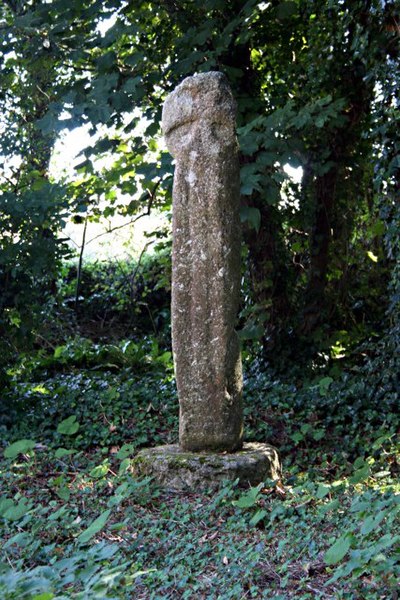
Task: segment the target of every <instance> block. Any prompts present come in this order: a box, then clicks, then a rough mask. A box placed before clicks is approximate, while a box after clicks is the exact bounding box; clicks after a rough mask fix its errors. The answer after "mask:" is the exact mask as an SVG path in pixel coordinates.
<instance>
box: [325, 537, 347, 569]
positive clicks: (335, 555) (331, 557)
mask: <svg viewBox="0 0 400 600" xmlns="http://www.w3.org/2000/svg"><path fill="white" fill-rule="evenodd" d="M350 545H351V539H350V537H349V536H347V535H346V536H341V537H340V538H338V539H337V540H336V542H335V543H334V544H333V545H332V546H331V547H330V548H329V549H328V550H327V551H326V552H325V562H326V564H327V565H336V564H337V563H338V562H339V561H341V560H342V558H344V557H345V556H346V554H347V552H348V551H349V548H350Z"/></svg>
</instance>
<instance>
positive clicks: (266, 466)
mask: <svg viewBox="0 0 400 600" xmlns="http://www.w3.org/2000/svg"><path fill="white" fill-rule="evenodd" d="M133 471H134V473H135V474H136V475H137V476H141V477H148V476H150V477H154V479H155V481H156V482H157V483H158V484H159V485H162V486H163V487H165V488H170V489H175V490H185V489H192V490H194V491H197V490H204V489H210V488H215V487H218V486H219V485H220V484H221V482H222V481H235V480H236V479H239V483H240V484H241V485H257V484H258V483H260V482H261V481H265V480H266V479H274V480H278V479H280V478H281V476H282V474H281V465H280V460H279V456H278V452H277V450H276V449H275V448H274V447H273V446H269V445H268V444H260V443H246V444H244V445H243V449H242V450H239V451H237V452H233V453H218V454H214V453H211V452H187V451H184V450H181V449H180V448H179V446H178V445H172V446H158V447H156V448H145V449H144V450H141V451H140V452H139V453H138V454H137V456H136V457H135V459H134V461H133Z"/></svg>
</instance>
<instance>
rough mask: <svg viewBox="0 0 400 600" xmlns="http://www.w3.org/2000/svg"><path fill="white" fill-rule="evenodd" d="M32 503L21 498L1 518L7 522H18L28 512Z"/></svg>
mask: <svg viewBox="0 0 400 600" xmlns="http://www.w3.org/2000/svg"><path fill="white" fill-rule="evenodd" d="M31 507H32V503H31V502H29V501H28V499H27V498H21V500H20V501H19V502H18V504H14V503H13V505H12V506H10V507H9V508H7V510H6V511H4V513H3V517H4V518H5V519H8V520H9V521H19V520H20V519H22V517H24V516H25V515H26V513H27V512H29V511H30V509H31Z"/></svg>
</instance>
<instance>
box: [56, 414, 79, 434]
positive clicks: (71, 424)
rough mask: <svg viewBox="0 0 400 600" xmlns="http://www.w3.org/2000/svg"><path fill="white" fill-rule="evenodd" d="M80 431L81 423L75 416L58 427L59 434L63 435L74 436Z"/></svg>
mask: <svg viewBox="0 0 400 600" xmlns="http://www.w3.org/2000/svg"><path fill="white" fill-rule="evenodd" d="M78 429H79V423H78V422H77V420H76V416H75V415H71V416H70V417H68V418H67V419H64V421H61V423H59V425H58V427H57V431H58V433H61V434H63V435H74V434H75V433H76V432H77V431H78Z"/></svg>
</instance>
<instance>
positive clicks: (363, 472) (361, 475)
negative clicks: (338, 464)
mask: <svg viewBox="0 0 400 600" xmlns="http://www.w3.org/2000/svg"><path fill="white" fill-rule="evenodd" d="M370 474H371V469H370V467H369V465H364V466H363V467H362V468H361V469H358V470H357V471H356V472H355V473H354V475H352V476H351V477H350V479H349V481H350V483H352V484H353V485H354V484H357V483H360V482H361V481H365V480H366V479H368V477H369V476H370Z"/></svg>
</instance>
